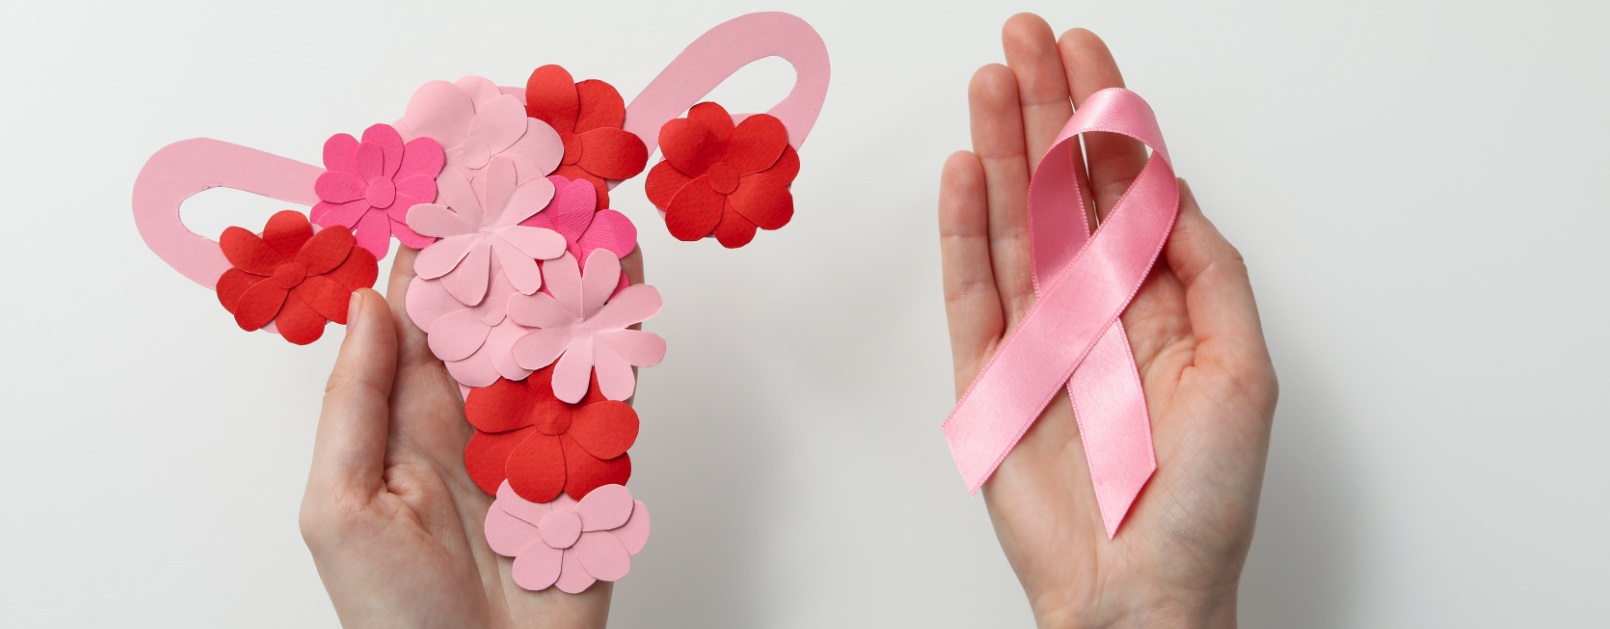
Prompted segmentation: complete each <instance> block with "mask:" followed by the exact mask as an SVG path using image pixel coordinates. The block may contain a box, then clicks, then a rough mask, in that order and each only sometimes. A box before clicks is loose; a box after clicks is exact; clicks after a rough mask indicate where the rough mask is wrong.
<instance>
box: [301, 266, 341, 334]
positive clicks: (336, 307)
mask: <svg viewBox="0 0 1610 629" xmlns="http://www.w3.org/2000/svg"><path fill="white" fill-rule="evenodd" d="M291 295H292V296H293V297H295V298H297V299H300V300H302V301H303V302H304V303H306V304H307V305H308V306H309V307H311V308H313V311H314V312H317V313H319V316H321V317H324V318H325V319H328V320H330V321H334V322H336V323H340V324H343V325H345V324H346V322H347V306H348V304H349V303H350V302H351V301H352V291H351V290H348V289H347V288H346V287H343V286H341V285H340V284H337V283H335V280H332V279H330V278H328V277H325V276H323V275H309V276H308V277H307V278H306V279H304V280H302V283H301V284H300V285H298V286H297V287H296V288H293V289H291Z"/></svg>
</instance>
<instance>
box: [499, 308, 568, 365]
mask: <svg viewBox="0 0 1610 629" xmlns="http://www.w3.org/2000/svg"><path fill="white" fill-rule="evenodd" d="M509 318H510V319H513V320H514V321H515V322H516V323H519V324H520V325H523V326H526V327H528V328H537V329H550V328H557V327H559V326H564V325H573V324H575V323H577V322H578V317H577V316H576V313H574V312H571V311H570V309H569V308H566V307H565V306H564V304H561V303H559V302H558V300H555V299H554V298H553V296H552V295H548V294H545V293H538V294H536V295H531V296H529V297H516V298H513V299H510V300H509ZM561 351H563V350H562V349H561ZM554 355H555V356H558V354H554Z"/></svg>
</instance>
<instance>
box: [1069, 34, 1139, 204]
mask: <svg viewBox="0 0 1610 629" xmlns="http://www.w3.org/2000/svg"><path fill="white" fill-rule="evenodd" d="M1057 45H1058V48H1060V49H1061V50H1062V66H1063V69H1064V70H1065V71H1066V72H1067V74H1068V86H1069V88H1070V89H1071V90H1072V92H1073V102H1074V108H1075V109H1077V108H1078V106H1079V103H1083V102H1084V101H1085V99H1086V98H1089V97H1090V95H1091V94H1094V93H1096V92H1099V91H1101V90H1104V89H1107V88H1109V87H1123V86H1124V77H1123V75H1121V74H1119V73H1118V62H1116V61H1113V58H1112V51H1110V50H1108V49H1107V44H1106V43H1105V42H1103V41H1101V38H1100V37H1096V34H1095V33H1092V32H1090V31H1087V30H1084V29H1082V28H1076V29H1073V30H1071V31H1068V32H1066V33H1063V34H1062V39H1061V40H1059V41H1058V42H1057ZM1084 142H1085V156H1086V158H1087V159H1086V162H1087V163H1088V164H1089V170H1090V190H1091V192H1092V194H1094V195H1095V197H1096V199H1095V201H1096V216H1097V217H1099V218H1106V217H1107V212H1108V211H1110V210H1112V206H1113V205H1114V204H1116V203H1117V202H1118V199H1119V198H1120V197H1122V196H1123V195H1124V190H1126V189H1128V188H1129V183H1130V182H1131V181H1134V180H1135V176H1136V175H1139V174H1140V169H1141V168H1142V167H1144V166H1146V147H1145V146H1144V145H1142V144H1141V143H1140V142H1137V141H1135V140H1132V139H1129V138H1128V137H1125V136H1121V135H1118V134H1116V133H1090V134H1086V135H1085V136H1084Z"/></svg>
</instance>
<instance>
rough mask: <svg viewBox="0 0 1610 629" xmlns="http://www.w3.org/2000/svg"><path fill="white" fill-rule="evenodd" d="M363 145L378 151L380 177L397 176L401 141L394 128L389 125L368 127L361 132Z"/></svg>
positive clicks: (399, 165) (400, 162) (400, 156)
mask: <svg viewBox="0 0 1610 629" xmlns="http://www.w3.org/2000/svg"><path fill="white" fill-rule="evenodd" d="M363 143H364V144H373V145H375V146H376V147H377V148H379V149H380V157H381V167H380V176H381V177H385V178H387V179H390V178H391V177H392V176H393V175H396V174H397V169H398V168H400V167H401V166H402V162H403V140H402V136H401V135H399V134H398V133H397V130H396V129H395V128H392V126H391V125H389V124H376V125H370V126H369V128H368V129H364V130H363Z"/></svg>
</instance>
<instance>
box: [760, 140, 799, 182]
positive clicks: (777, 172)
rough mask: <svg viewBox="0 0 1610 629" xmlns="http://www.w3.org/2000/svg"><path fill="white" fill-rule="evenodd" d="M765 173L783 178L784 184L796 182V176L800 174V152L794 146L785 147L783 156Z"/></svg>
mask: <svg viewBox="0 0 1610 629" xmlns="http://www.w3.org/2000/svg"><path fill="white" fill-rule="evenodd" d="M765 174H767V175H770V176H772V177H775V178H777V179H780V180H782V182H783V185H784V186H787V185H788V184H791V183H794V177H797V176H799V153H798V152H796V151H795V150H794V147H792V146H790V147H787V148H784V149H783V156H782V157H779V158H777V163H776V164H772V166H771V168H770V169H767V170H766V172H765Z"/></svg>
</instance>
